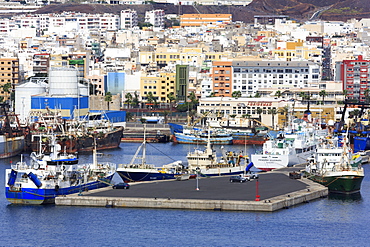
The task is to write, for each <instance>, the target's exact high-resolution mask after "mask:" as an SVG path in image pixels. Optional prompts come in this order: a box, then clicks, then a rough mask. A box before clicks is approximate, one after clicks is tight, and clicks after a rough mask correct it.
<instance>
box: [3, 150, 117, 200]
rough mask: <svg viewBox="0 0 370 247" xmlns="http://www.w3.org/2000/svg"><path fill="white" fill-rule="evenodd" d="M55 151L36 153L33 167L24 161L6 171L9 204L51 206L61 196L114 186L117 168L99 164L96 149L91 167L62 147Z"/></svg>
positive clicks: (6, 193)
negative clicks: (65, 152) (78, 162)
mask: <svg viewBox="0 0 370 247" xmlns="http://www.w3.org/2000/svg"><path fill="white" fill-rule="evenodd" d="M54 147H55V149H54ZM51 149H52V152H51V153H50V155H45V154H37V153H32V154H31V156H30V163H29V164H27V163H26V162H23V160H22V159H21V161H20V162H18V163H16V164H12V165H11V169H6V171H5V195H6V198H7V200H8V201H9V202H11V203H14V204H49V203H54V202H55V197H57V196H62V195H68V194H72V193H77V192H82V191H87V190H93V189H97V188H102V187H106V186H108V185H110V182H111V180H112V178H113V175H114V173H115V171H116V165H115V164H113V163H109V162H105V163H98V162H97V158H96V149H94V152H93V163H91V164H77V157H74V156H73V155H71V154H61V153H60V151H61V150H58V145H55V146H53V147H52V148H51Z"/></svg>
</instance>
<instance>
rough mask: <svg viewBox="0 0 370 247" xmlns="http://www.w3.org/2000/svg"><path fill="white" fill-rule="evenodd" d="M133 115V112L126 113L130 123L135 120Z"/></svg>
mask: <svg viewBox="0 0 370 247" xmlns="http://www.w3.org/2000/svg"><path fill="white" fill-rule="evenodd" d="M133 117H134V116H133V114H132V113H131V112H126V120H127V122H130V121H131V120H132V119H133Z"/></svg>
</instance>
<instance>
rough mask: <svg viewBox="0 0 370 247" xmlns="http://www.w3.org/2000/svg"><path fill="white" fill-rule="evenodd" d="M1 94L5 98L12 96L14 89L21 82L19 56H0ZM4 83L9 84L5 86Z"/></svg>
mask: <svg viewBox="0 0 370 247" xmlns="http://www.w3.org/2000/svg"><path fill="white" fill-rule="evenodd" d="M0 76H1V77H0V86H1V89H2V90H1V91H0V96H1V97H4V100H7V99H9V98H10V93H11V92H12V89H14V87H15V86H16V85H17V84H18V83H19V79H20V78H19V60H18V58H0ZM4 85H8V86H5V87H4ZM5 88H8V90H5Z"/></svg>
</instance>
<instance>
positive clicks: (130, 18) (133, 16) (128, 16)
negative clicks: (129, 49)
mask: <svg viewBox="0 0 370 247" xmlns="http://www.w3.org/2000/svg"><path fill="white" fill-rule="evenodd" d="M137 25H138V18H137V12H136V10H132V9H125V10H122V11H121V29H130V28H133V27H136V26H137Z"/></svg>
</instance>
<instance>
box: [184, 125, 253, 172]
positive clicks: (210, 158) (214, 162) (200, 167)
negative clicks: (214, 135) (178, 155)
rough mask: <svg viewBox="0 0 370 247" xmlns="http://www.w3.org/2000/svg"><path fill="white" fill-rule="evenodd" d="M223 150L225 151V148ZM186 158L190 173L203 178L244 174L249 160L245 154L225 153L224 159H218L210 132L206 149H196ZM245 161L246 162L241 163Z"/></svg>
mask: <svg viewBox="0 0 370 247" xmlns="http://www.w3.org/2000/svg"><path fill="white" fill-rule="evenodd" d="M221 149H222V150H223V147H222V148H221ZM186 157H187V160H188V169H189V171H190V172H193V173H194V172H196V173H199V174H200V175H202V176H222V175H236V174H242V173H244V171H245V168H246V166H245V164H246V163H247V159H248V158H247V157H246V156H245V154H243V153H235V152H224V151H223V155H222V157H221V158H220V159H218V158H217V155H216V151H215V150H212V148H211V142H210V133H209V132H208V141H207V146H206V149H205V150H199V149H195V150H194V152H189V153H188V155H187V156H186ZM243 159H245V161H244V162H241V161H242V160H243Z"/></svg>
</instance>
